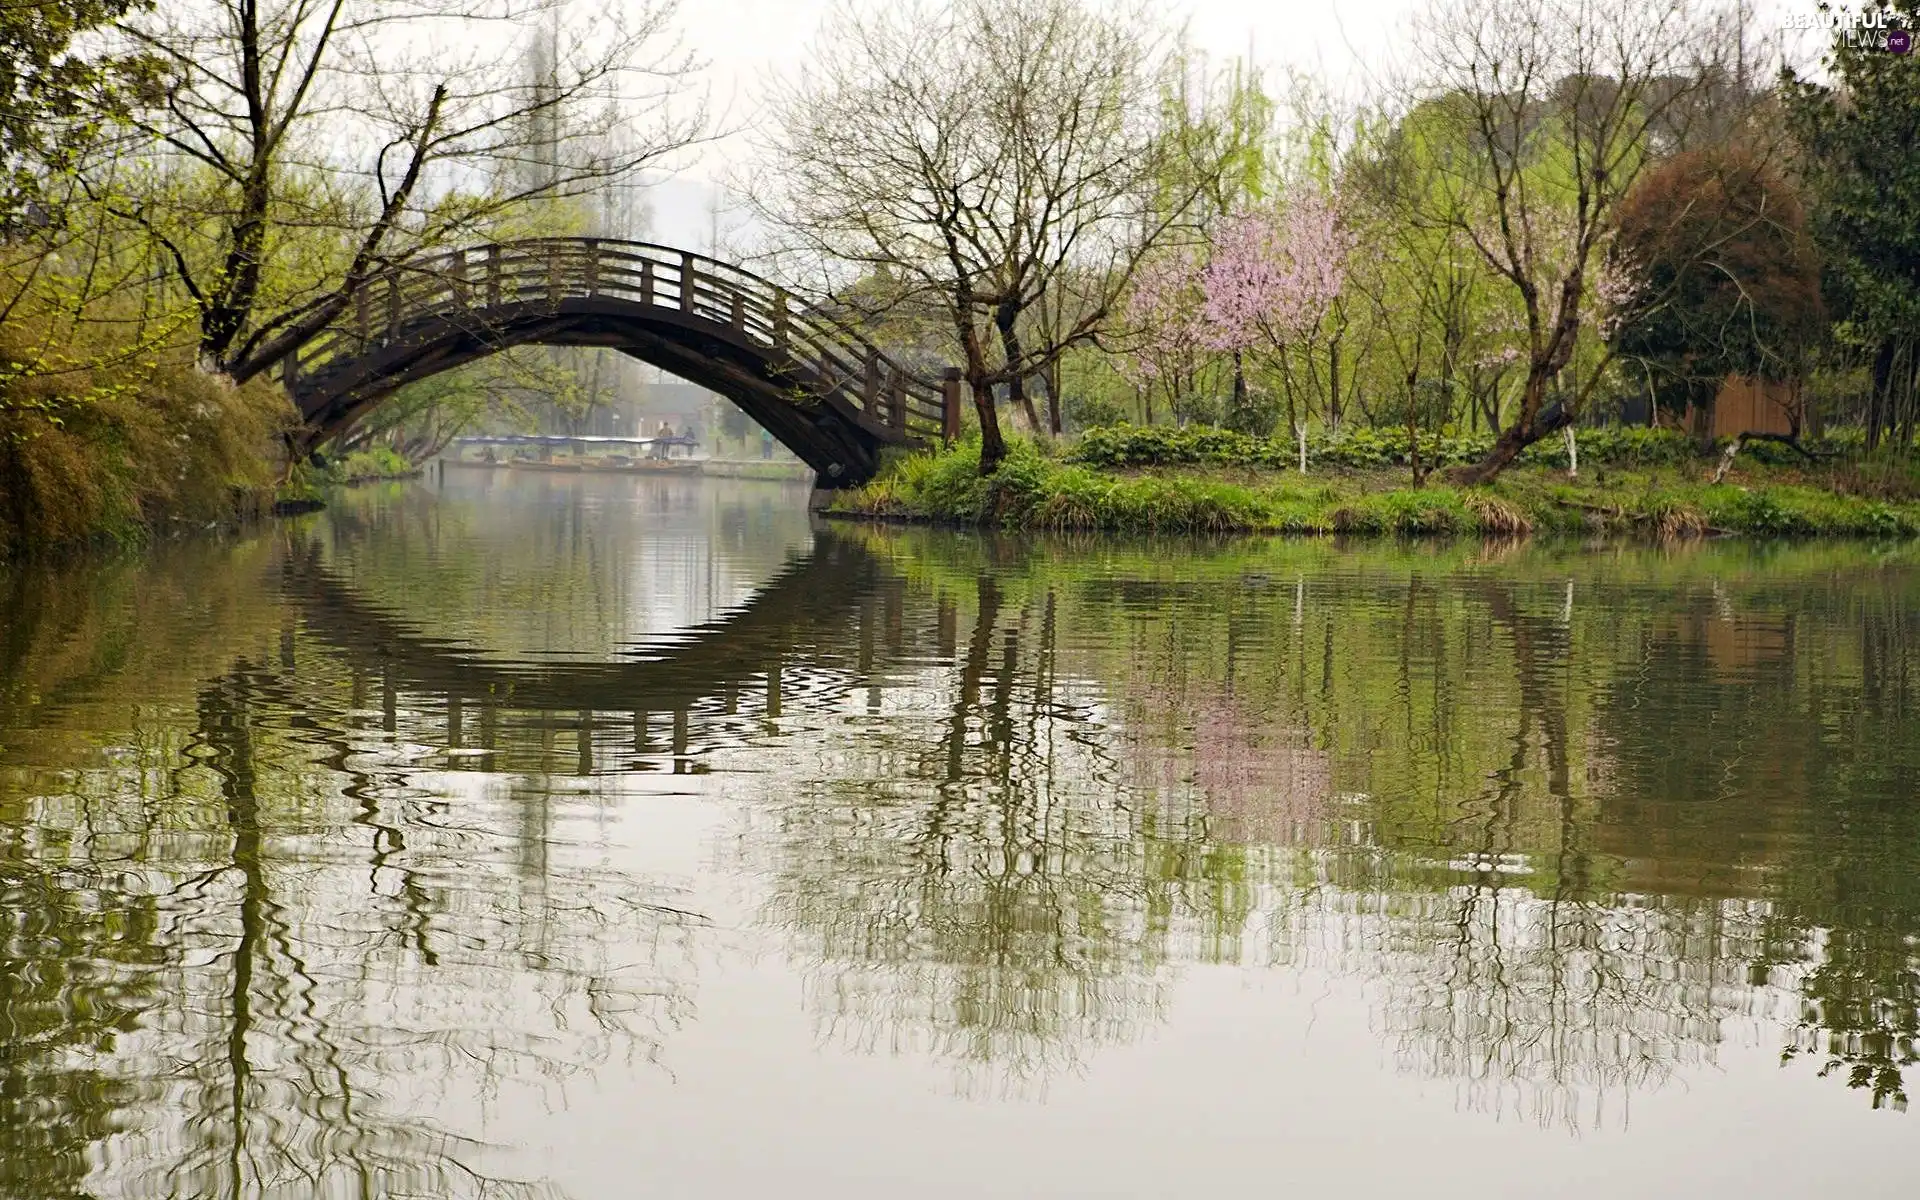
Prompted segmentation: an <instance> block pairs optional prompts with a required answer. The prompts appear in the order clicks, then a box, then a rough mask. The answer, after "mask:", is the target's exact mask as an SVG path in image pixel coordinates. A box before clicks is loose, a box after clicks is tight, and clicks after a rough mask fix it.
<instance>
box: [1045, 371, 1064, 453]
mask: <svg viewBox="0 0 1920 1200" xmlns="http://www.w3.org/2000/svg"><path fill="white" fill-rule="evenodd" d="M1047 427H1048V428H1049V429H1050V430H1052V432H1053V436H1055V437H1059V436H1060V435H1061V434H1062V433H1064V432H1065V431H1066V430H1065V427H1064V426H1062V425H1061V423H1060V360H1059V359H1057V358H1056V359H1054V360H1053V362H1052V363H1051V364H1050V365H1049V366H1048V367H1047Z"/></svg>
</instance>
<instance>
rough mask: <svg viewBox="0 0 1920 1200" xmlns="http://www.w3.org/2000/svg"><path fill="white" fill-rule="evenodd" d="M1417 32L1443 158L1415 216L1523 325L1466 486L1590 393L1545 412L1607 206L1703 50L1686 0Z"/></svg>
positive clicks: (1588, 6) (1467, 13) (1662, 126)
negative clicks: (1498, 411)
mask: <svg viewBox="0 0 1920 1200" xmlns="http://www.w3.org/2000/svg"><path fill="white" fill-rule="evenodd" d="M1421 32H1422V37H1421V46H1422V53H1423V55H1424V57H1425V65H1426V67H1427V69H1428V72H1429V78H1428V81H1427V82H1428V85H1429V88H1430V90H1431V92H1432V93H1433V94H1434V99H1433V100H1432V102H1431V104H1430V105H1429V106H1428V118H1429V120H1430V121H1431V123H1432V126H1433V128H1434V132H1435V135H1436V136H1437V137H1438V138H1439V139H1440V142H1441V145H1442V147H1443V149H1444V151H1445V152H1444V153H1443V154H1441V155H1439V156H1438V157H1436V159H1435V162H1436V165H1437V167H1438V174H1437V182H1438V183H1439V184H1441V186H1439V187H1437V188H1435V189H1433V190H1431V192H1429V193H1427V203H1426V205H1425V208H1426V211H1425V212H1424V213H1422V214H1420V216H1421V217H1422V218H1423V219H1425V220H1427V221H1429V222H1433V223H1438V224H1441V225H1445V226H1448V227H1451V228H1453V229H1456V230H1457V231H1458V232H1459V233H1461V234H1462V235H1464V237H1465V238H1466V240H1467V242H1468V243H1469V244H1470V245H1471V246H1472V247H1473V249H1474V251H1475V252H1476V253H1477V254H1478V255H1480V257H1481V258H1482V259H1483V260H1484V261H1485V262H1486V264H1487V266H1488V268H1489V269H1490V270H1491V271H1492V272H1493V273H1494V274H1495V275H1496V276H1497V277H1498V278H1500V279H1501V280H1502V281H1504V283H1505V285H1506V286H1507V287H1509V288H1510V289H1511V291H1512V293H1513V295H1514V297H1515V298H1516V300H1517V301H1518V305H1519V307H1520V309H1521V310H1522V312H1524V314H1525V318H1526V336H1525V339H1524V350H1523V357H1524V359H1525V363H1526V373H1525V380H1524V384H1523V386H1522V388H1521V392H1520V397H1519V405H1518V411H1517V412H1515V413H1514V414H1513V419H1512V421H1511V422H1510V423H1508V424H1507V426H1506V428H1505V429H1503V430H1502V431H1501V434H1500V437H1499V438H1498V440H1496V441H1495V443H1494V446H1493V449H1492V451H1491V452H1490V453H1489V454H1488V456H1487V457H1486V458H1485V459H1484V460H1482V461H1481V462H1480V463H1478V464H1476V465H1474V466H1472V467H1469V468H1466V469H1464V470H1463V471H1462V472H1461V477H1462V481H1463V482H1469V483H1471V482H1480V481H1484V480H1486V479H1490V478H1492V477H1493V476H1495V475H1497V474H1498V473H1499V472H1500V471H1501V470H1503V469H1504V468H1505V467H1506V466H1507V464H1509V463H1511V462H1512V461H1513V460H1514V459H1515V458H1516V457H1518V455H1519V454H1520V452H1521V451H1522V450H1524V449H1526V448H1527V447H1528V446H1529V445H1532V444H1533V443H1534V442H1537V441H1539V440H1540V439H1541V438H1544V437H1546V436H1548V435H1549V434H1552V433H1555V432H1557V431H1558V430H1560V429H1561V428H1564V427H1565V426H1566V425H1568V424H1570V423H1571V422H1572V421H1573V420H1574V418H1575V415H1576V414H1577V413H1578V411H1579V409H1580V406H1581V404H1582V403H1584V401H1585V400H1586V399H1587V398H1588V396H1589V395H1590V393H1591V391H1592V388H1593V386H1594V385H1595V383H1597V381H1598V379H1599V378H1600V372H1599V371H1591V372H1587V373H1585V374H1586V380H1585V386H1584V387H1582V388H1580V389H1578V390H1577V391H1567V392H1565V393H1563V394H1561V395H1560V396H1559V399H1558V402H1557V403H1555V404H1553V405H1552V406H1551V407H1549V405H1548V399H1549V397H1550V396H1552V395H1554V394H1555V393H1556V392H1557V391H1559V380H1560V375H1561V372H1562V371H1564V370H1565V369H1566V368H1567V366H1568V365H1569V364H1570V363H1572V362H1573V360H1574V354H1575V351H1576V349H1577V346H1578V343H1579V341H1580V338H1581V334H1582V331H1583V329H1584V328H1585V327H1586V325H1587V324H1588V323H1589V320H1590V318H1591V316H1592V286H1593V282H1594V281H1593V279H1592V275H1593V273H1594V271H1595V269H1596V267H1597V264H1598V260H1599V258H1600V257H1601V256H1602V255H1603V254H1604V253H1605V250H1606V247H1607V244H1608V242H1609V240H1610V238H1611V236H1612V234H1613V229H1614V224H1615V221H1616V219H1617V215H1618V209H1619V206H1620V201H1621V199H1622V197H1624V196H1625V195H1626V193H1627V191H1628V190H1629V189H1631V188H1632V186H1633V183H1634V181H1635V179H1637V178H1638V177H1639V175H1640V173H1641V172H1642V170H1644V169H1645V167H1646V165H1647V164H1648V162H1649V161H1650V159H1651V158H1652V157H1653V155H1654V154H1655V153H1656V152H1657V151H1658V150H1660V149H1661V148H1662V146H1661V138H1662V131H1664V130H1666V129H1668V128H1669V127H1670V126H1672V125H1673V124H1674V122H1675V121H1676V120H1677V119H1678V118H1679V117H1680V115H1681V113H1682V112H1683V110H1685V109H1687V108H1688V106H1689V104H1690V101H1691V100H1692V98H1693V97H1694V96H1695V94H1696V93H1697V92H1698V91H1699V89H1700V88H1701V87H1702V86H1704V81H1705V80H1706V79H1707V78H1709V72H1707V71H1705V70H1703V69H1702V62H1701V56H1702V54H1703V53H1707V52H1711V50H1712V45H1711V43H1710V42H1708V41H1706V40H1704V39H1705V35H1704V26H1703V24H1702V22H1701V21H1700V19H1699V17H1698V15H1697V14H1696V12H1695V11H1694V8H1693V7H1692V0H1459V2H1457V3H1455V2H1449V3H1447V4H1446V5H1445V6H1443V7H1438V8H1436V9H1435V10H1434V14H1433V16H1432V17H1430V18H1429V19H1428V20H1427V21H1426V22H1425V27H1424V28H1423V29H1422V31H1421Z"/></svg>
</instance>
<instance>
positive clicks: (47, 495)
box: [0, 304, 292, 555]
mask: <svg viewBox="0 0 1920 1200" xmlns="http://www.w3.org/2000/svg"><path fill="white" fill-rule="evenodd" d="M28 307H29V306H28V305H26V304H22V305H20V306H19V307H17V308H16V309H15V311H14V313H13V314H12V316H11V317H9V319H8V321H7V323H6V324H5V325H3V326H0V555H7V554H15V553H21V552H25V551H27V550H31V549H40V548H53V547H58V546H63V545H71V544H76V543H84V542H94V541H109V542H123V543H125V542H137V541H139V540H141V539H142V538H144V537H146V536H148V535H149V534H150V533H151V532H152V531H153V530H154V529H156V528H158V527H161V526H163V525H174V524H188V523H191V524H194V525H205V524H207V523H210V522H217V521H222V520H226V519H229V518H231V517H232V516H234V515H235V513H236V510H237V509H238V508H239V507H241V506H242V505H249V506H250V505H256V504H257V505H264V504H265V502H266V500H267V499H268V497H269V496H270V494H271V490H272V487H273V483H274V479H275V475H276V473H277V468H278V464H279V460H280V453H279V447H278V445H277V438H276V435H277V434H278V433H280V432H281V431H282V430H284V429H285V428H286V427H287V425H288V423H289V422H290V421H291V419H292V410H291V408H290V406H289V405H288V404H287V402H286V398H285V396H284V395H283V394H282V393H281V392H280V390H279V388H278V387H277V386H275V385H273V384H270V383H268V382H266V381H265V380H255V381H253V382H251V383H248V384H246V385H245V386H241V387H236V386H234V385H233V384H232V383H231V382H229V381H228V380H226V379H224V378H220V377H217V376H213V375H209V374H206V373H205V372H203V371H201V370H199V369H198V367H196V366H195V365H194V362H193V354H192V351H191V349H189V348H169V349H164V350H158V351H156V352H154V353H153V354H151V355H141V354H138V353H135V352H133V348H130V347H126V346H122V345H118V344H115V342H114V340H113V338H112V335H111V334H110V333H109V332H104V331H110V330H112V329H113V328H114V326H113V325H111V324H107V323H105V322H104V321H103V322H100V323H87V324H82V325H80V326H79V327H78V328H79V329H80V330H82V331H83V332H82V333H81V335H80V336H78V337H70V336H67V335H66V334H65V333H64V332H63V331H64V330H65V329H66V328H68V327H67V325H66V324H65V320H66V319H65V318H64V317H63V318H62V319H61V320H60V321H59V322H58V323H56V321H55V320H53V319H50V318H49V317H48V316H46V315H45V314H35V313H33V312H31V311H23V310H25V309H27V308H28ZM88 331H91V332H88ZM56 345H57V346H59V347H60V349H59V352H58V357H56V356H55V354H54V353H53V352H51V351H50V349H49V347H51V346H56Z"/></svg>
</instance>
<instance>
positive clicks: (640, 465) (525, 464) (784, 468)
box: [443, 457, 813, 483]
mask: <svg viewBox="0 0 1920 1200" xmlns="http://www.w3.org/2000/svg"><path fill="white" fill-rule="evenodd" d="M443 461H444V462H445V463H446V464H447V465H448V466H449V467H454V468H458V469H462V470H475V471H509V470H514V471H568V472H575V473H588V474H595V475H649V476H651V475H693V476H703V477H705V478H708V479H757V480H763V481H767V482H772V483H806V482H808V481H809V480H811V479H812V478H813V471H812V469H811V468H809V467H808V466H807V465H806V464H805V463H801V462H792V461H772V460H767V459H725V458H667V459H651V458H638V459H625V458H622V459H608V458H603V457H586V458H554V459H551V460H546V461H542V460H539V459H531V458H503V459H500V460H498V461H496V462H486V461H484V460H475V459H470V458H448V459H444V460H443Z"/></svg>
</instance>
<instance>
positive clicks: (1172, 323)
mask: <svg viewBox="0 0 1920 1200" xmlns="http://www.w3.org/2000/svg"><path fill="white" fill-rule="evenodd" d="M1200 277H1201V266H1200V260H1199V257H1198V256H1197V255H1196V254H1195V253H1193V252H1192V251H1188V250H1180V251H1174V252H1172V253H1169V254H1166V255H1163V256H1161V257H1159V258H1155V259H1152V260H1149V261H1148V262H1146V263H1144V264H1142V266H1141V267H1140V269H1139V271H1138V272H1136V273H1135V275H1134V280H1133V292H1132V294H1131V295H1130V296H1128V298H1127V320H1128V323H1129V324H1131V325H1132V326H1133V328H1135V329H1136V330H1138V331H1139V341H1138V345H1137V349H1136V350H1135V353H1134V354H1133V355H1132V356H1131V368H1132V370H1131V371H1130V373H1131V374H1133V375H1134V376H1135V377H1136V378H1137V379H1138V380H1140V381H1141V382H1152V381H1154V380H1157V379H1160V378H1162V377H1163V376H1169V375H1173V376H1178V375H1186V374H1191V373H1192V372H1193V371H1194V370H1196V369H1197V368H1198V366H1199V365H1200V362H1201V360H1202V359H1204V358H1205V357H1206V356H1207V353H1208V351H1209V346H1208V342H1207V336H1206V333H1207V331H1206V328H1205V326H1204V323H1203V314H1202V309H1203V306H1204V303H1205V297H1204V295H1203V293H1202V292H1201V288H1200Z"/></svg>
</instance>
